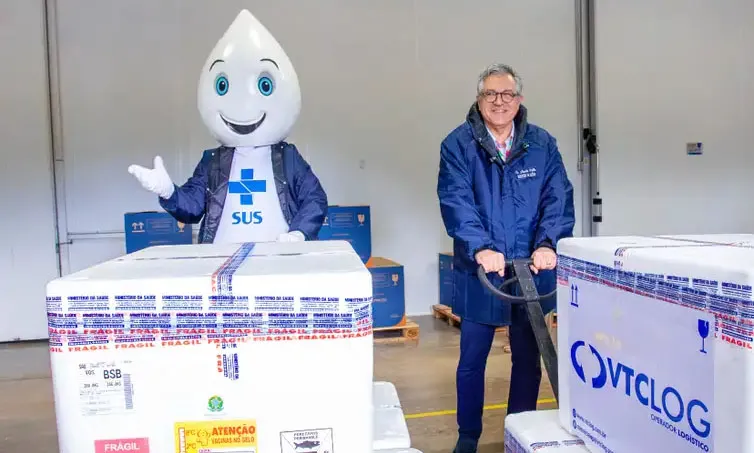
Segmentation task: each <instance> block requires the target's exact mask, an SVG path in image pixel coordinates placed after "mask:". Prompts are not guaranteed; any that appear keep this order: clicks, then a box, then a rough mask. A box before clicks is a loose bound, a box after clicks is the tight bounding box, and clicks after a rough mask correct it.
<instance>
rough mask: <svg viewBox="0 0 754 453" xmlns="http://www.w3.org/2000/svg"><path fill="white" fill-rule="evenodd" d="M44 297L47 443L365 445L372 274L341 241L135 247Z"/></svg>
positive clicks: (189, 449)
mask: <svg viewBox="0 0 754 453" xmlns="http://www.w3.org/2000/svg"><path fill="white" fill-rule="evenodd" d="M47 294H48V297H47V304H48V312H49V315H48V319H49V324H50V345H51V361H52V372H53V386H54V395H55V409H56V413H57V426H58V437H59V444H60V451H61V453H81V452H95V453H99V452H100V451H104V450H105V448H106V447H107V448H109V450H113V449H114V448H116V449H117V448H126V447H130V448H131V449H132V450H134V449H135V448H136V447H141V449H142V450H143V451H146V449H147V448H148V449H149V451H152V452H179V453H180V452H184V453H196V452H197V451H199V450H200V449H201V451H205V450H204V449H206V448H210V449H212V451H231V450H232V451H254V452H256V451H262V452H265V451H268V452H269V451H275V452H280V451H282V452H294V451H317V452H321V451H330V452H332V451H333V447H334V448H335V451H347V452H364V453H367V452H371V451H372V450H373V443H372V440H373V429H374V421H373V416H374V413H373V410H372V404H373V402H372V397H373V379H372V378H373V373H372V372H373V369H372V361H373V353H372V351H373V343H372V330H371V329H372V326H371V298H372V278H371V274H370V273H369V271H368V270H367V268H366V267H365V266H364V264H363V262H362V261H361V259H359V257H358V255H357V254H356V253H355V252H354V251H353V249H352V248H351V246H350V245H349V244H348V243H347V242H344V241H340V242H337V241H328V242H324V241H323V242H320V241H312V242H302V243H259V244H256V245H254V244H236V245H234V244H230V245H209V244H205V245H176V246H160V247H151V248H147V249H143V250H141V251H139V252H135V253H133V254H130V255H126V256H124V257H121V258H118V259H114V260H111V261H108V262H105V263H102V264H99V265H97V266H94V267H92V268H89V269H86V270H83V271H81V272H77V273H74V274H71V275H68V276H66V277H63V278H60V279H57V280H54V281H52V282H50V283H49V284H48V287H47ZM333 442H334V445H333ZM234 448H235V449H234ZM297 448H298V449H297ZM281 449H282V450H281ZM301 449H305V450H301ZM206 451H209V450H206Z"/></svg>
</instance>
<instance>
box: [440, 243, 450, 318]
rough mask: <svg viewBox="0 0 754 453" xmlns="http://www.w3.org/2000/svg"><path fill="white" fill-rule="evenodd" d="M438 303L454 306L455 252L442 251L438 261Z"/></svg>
mask: <svg viewBox="0 0 754 453" xmlns="http://www.w3.org/2000/svg"><path fill="white" fill-rule="evenodd" d="M438 272H439V275H438V279H437V280H438V286H439V291H438V298H437V299H438V303H440V304H442V305H446V306H448V307H451V306H453V253H452V252H451V253H440V254H439V262H438Z"/></svg>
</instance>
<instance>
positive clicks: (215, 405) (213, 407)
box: [207, 395, 224, 412]
mask: <svg viewBox="0 0 754 453" xmlns="http://www.w3.org/2000/svg"><path fill="white" fill-rule="evenodd" d="M223 407H224V406H223V399H222V398H220V397H219V396H217V395H214V396H212V397H211V398H210V399H209V401H208V402H207V408H208V409H209V410H210V412H220V411H221V410H223Z"/></svg>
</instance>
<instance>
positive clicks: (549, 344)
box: [477, 258, 560, 403]
mask: <svg viewBox="0 0 754 453" xmlns="http://www.w3.org/2000/svg"><path fill="white" fill-rule="evenodd" d="M532 263H533V261H532V260H531V258H524V259H516V260H509V261H506V262H505V267H506V270H507V269H512V270H513V277H511V278H509V279H507V280H504V281H503V283H502V284H501V285H500V287H499V288H496V287H495V285H493V284H492V283H491V282H490V280H489V279H488V278H487V273H486V272H484V268H483V267H482V266H479V268H478V269H477V277H479V281H480V282H482V285H483V286H484V287H485V288H486V289H487V290H488V291H489V292H491V293H492V294H493V295H494V296H496V297H498V298H499V299H501V300H503V301H506V302H508V303H510V304H523V305H524V307H525V308H526V313H527V314H528V315H529V323H530V324H531V328H532V330H533V331H534V336H535V338H536V339H537V346H538V347H539V353H540V355H541V356H542V361H543V362H544V365H545V370H546V371H547V376H548V378H549V380H550V385H551V386H552V392H553V394H554V395H555V400H556V401H557V402H558V403H559V402H560V398H559V392H558V355H557V351H556V350H555V344H554V343H553V341H552V337H551V336H550V332H549V331H548V329H547V322H546V321H545V315H544V312H542V306H541V305H540V303H539V302H540V301H541V300H542V299H548V298H550V297H553V296H554V295H555V294H556V293H557V291H558V290H557V288H555V289H554V290H553V291H552V292H550V293H547V294H545V295H540V294H539V292H538V291H537V286H536V285H535V284H534V276H533V275H532V273H531V269H530V268H529V266H530V265H531V264H532ZM514 283H518V285H519V287H520V288H521V293H522V294H523V295H522V296H514V295H512V294H507V293H505V292H503V289H504V288H505V287H507V286H510V285H512V284H514Z"/></svg>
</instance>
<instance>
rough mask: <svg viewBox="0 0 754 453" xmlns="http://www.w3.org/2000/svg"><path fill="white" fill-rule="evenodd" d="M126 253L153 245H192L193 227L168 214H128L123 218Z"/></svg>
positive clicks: (153, 212) (146, 212) (152, 212)
mask: <svg viewBox="0 0 754 453" xmlns="http://www.w3.org/2000/svg"><path fill="white" fill-rule="evenodd" d="M123 223H124V227H125V231H126V253H133V252H136V251H138V250H141V249H144V248H147V247H151V246H153V245H180V244H191V243H192V242H193V241H192V229H191V225H186V224H184V223H180V222H178V221H176V220H175V219H174V218H173V216H171V215H170V214H168V213H167V212H157V211H144V212H127V213H126V214H125V215H124V216H123Z"/></svg>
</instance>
